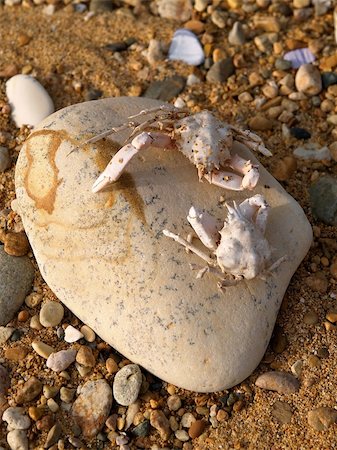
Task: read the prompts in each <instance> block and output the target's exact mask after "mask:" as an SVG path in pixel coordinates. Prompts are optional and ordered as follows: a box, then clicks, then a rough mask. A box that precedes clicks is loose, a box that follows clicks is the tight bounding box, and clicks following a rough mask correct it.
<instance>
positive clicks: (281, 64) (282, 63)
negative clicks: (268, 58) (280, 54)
mask: <svg viewBox="0 0 337 450" xmlns="http://www.w3.org/2000/svg"><path fill="white" fill-rule="evenodd" d="M291 67H292V62H291V61H287V60H286V59H284V58H277V59H276V61H275V68H276V69H277V70H288V69H290V68H291Z"/></svg>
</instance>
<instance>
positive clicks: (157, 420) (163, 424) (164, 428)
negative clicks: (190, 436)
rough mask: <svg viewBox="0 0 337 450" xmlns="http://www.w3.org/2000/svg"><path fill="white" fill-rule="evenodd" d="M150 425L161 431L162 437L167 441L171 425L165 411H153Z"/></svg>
mask: <svg viewBox="0 0 337 450" xmlns="http://www.w3.org/2000/svg"><path fill="white" fill-rule="evenodd" d="M150 423H151V425H152V426H153V427H154V428H155V429H156V430H157V431H159V434H160V437H161V438H162V439H163V440H164V441H167V440H168V438H169V437H170V434H171V429H170V423H169V421H168V419H167V417H166V416H165V414H164V413H163V411H160V410H158V409H156V410H155V411H152V412H151V414H150Z"/></svg>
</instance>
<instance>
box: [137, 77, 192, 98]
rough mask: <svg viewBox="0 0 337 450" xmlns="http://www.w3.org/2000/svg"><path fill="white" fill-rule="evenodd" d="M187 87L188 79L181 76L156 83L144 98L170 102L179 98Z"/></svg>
mask: <svg viewBox="0 0 337 450" xmlns="http://www.w3.org/2000/svg"><path fill="white" fill-rule="evenodd" d="M185 85H186V79H185V78H184V77H181V76H180V75H174V76H173V77H169V78H165V79H164V80H162V81H154V82H153V83H151V84H150V86H149V87H148V88H147V90H146V91H145V93H144V95H143V97H148V98H154V99H157V100H163V101H165V102H169V101H170V100H172V99H173V98H174V97H177V96H178V95H179V94H180V92H181V91H182V90H183V89H184V87H185Z"/></svg>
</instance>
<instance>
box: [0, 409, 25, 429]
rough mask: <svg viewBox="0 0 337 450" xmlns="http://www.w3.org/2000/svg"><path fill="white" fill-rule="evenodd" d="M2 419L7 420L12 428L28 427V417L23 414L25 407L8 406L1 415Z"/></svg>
mask: <svg viewBox="0 0 337 450" xmlns="http://www.w3.org/2000/svg"><path fill="white" fill-rule="evenodd" d="M2 420H4V421H5V422H7V424H8V427H9V428H11V429H13V430H27V429H28V428H29V427H30V418H29V417H28V416H26V415H25V409H24V408H20V407H18V406H10V407H9V408H7V409H6V411H5V412H4V413H3V415H2Z"/></svg>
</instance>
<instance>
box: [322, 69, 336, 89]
mask: <svg viewBox="0 0 337 450" xmlns="http://www.w3.org/2000/svg"><path fill="white" fill-rule="evenodd" d="M321 77H322V84H323V89H327V88H328V87H329V86H332V85H333V84H337V73H336V72H323V73H322V75H321Z"/></svg>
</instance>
